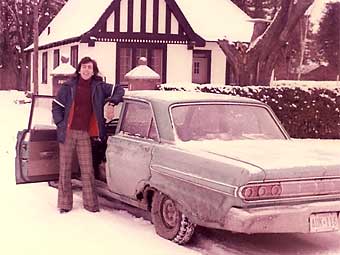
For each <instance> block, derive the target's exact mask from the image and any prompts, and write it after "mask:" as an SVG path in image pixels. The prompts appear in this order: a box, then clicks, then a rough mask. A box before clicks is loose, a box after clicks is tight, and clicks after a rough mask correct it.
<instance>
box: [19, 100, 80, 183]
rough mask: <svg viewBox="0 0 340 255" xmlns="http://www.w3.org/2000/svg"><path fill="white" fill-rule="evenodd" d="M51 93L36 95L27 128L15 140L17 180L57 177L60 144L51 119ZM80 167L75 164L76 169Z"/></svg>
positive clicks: (32, 180)
mask: <svg viewBox="0 0 340 255" xmlns="http://www.w3.org/2000/svg"><path fill="white" fill-rule="evenodd" d="M52 101H53V97H52V96H39V95H38V96H34V97H33V100H32V106H31V112H30V118H29V123H28V127H27V129H25V130H22V131H19V132H18V135H17V143H16V158H15V177H16V183H17V184H21V183H31V182H43V181H53V180H58V176H59V144H58V142H57V132H56V126H55V125H54V123H53V119H52V112H51V110H52ZM77 171H78V167H77V166H75V167H74V172H77Z"/></svg>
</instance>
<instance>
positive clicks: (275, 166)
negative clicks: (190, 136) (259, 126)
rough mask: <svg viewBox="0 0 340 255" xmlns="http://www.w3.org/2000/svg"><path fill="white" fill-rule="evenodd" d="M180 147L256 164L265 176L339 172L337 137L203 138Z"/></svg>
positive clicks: (288, 177)
mask: <svg viewBox="0 0 340 255" xmlns="http://www.w3.org/2000/svg"><path fill="white" fill-rule="evenodd" d="M180 147H185V148H186V149H189V150H199V151H205V152H208V153H211V154H215V155H220V156H223V157H228V158H233V159H236V160H239V161H242V162H245V163H248V164H251V165H254V166H257V167H259V168H261V169H262V170H263V171H264V173H265V180H274V179H294V178H308V177H320V176H340V141H335V140H316V139H315V140H314V139H306V140H304V139H291V140H237V141H221V140H205V141H191V142H183V143H181V144H180Z"/></svg>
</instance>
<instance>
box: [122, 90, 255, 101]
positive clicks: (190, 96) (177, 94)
mask: <svg viewBox="0 0 340 255" xmlns="http://www.w3.org/2000/svg"><path fill="white" fill-rule="evenodd" d="M124 98H126V99H128V98H135V99H142V100H147V101H150V102H152V103H166V104H168V105H170V104H175V103H191V102H207V101H224V102H241V103H257V104H258V103H260V104H262V102H260V101H258V100H255V99H250V98H246V97H240V96H231V95H225V94H216V93H205V92H194V91H173V90H171V91H164V90H133V91H127V92H126V94H125V96H124Z"/></svg>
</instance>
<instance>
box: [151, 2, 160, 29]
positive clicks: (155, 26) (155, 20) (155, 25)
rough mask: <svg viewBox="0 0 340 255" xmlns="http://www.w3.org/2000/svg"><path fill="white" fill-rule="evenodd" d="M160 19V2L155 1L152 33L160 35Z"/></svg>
mask: <svg viewBox="0 0 340 255" xmlns="http://www.w3.org/2000/svg"><path fill="white" fill-rule="evenodd" d="M158 18H159V0H153V24H152V32H153V33H154V34H157V33H158Z"/></svg>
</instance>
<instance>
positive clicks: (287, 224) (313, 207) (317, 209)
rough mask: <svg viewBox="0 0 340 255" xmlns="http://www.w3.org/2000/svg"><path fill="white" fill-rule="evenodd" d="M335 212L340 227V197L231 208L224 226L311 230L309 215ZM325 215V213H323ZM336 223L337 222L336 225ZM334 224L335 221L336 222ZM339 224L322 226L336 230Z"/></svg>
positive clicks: (250, 230)
mask: <svg viewBox="0 0 340 255" xmlns="http://www.w3.org/2000/svg"><path fill="white" fill-rule="evenodd" d="M330 212H331V213H333V216H336V217H333V220H334V218H335V219H336V220H335V221H337V222H336V224H337V225H338V227H340V218H339V217H340V216H339V212H340V201H327V202H314V203H308V204H301V205H289V206H271V207H258V208H251V209H244V208H234V207H233V208H231V209H230V210H229V212H228V214H227V217H226V220H225V224H224V228H225V229H227V230H230V231H235V232H242V233H249V234H250V233H310V232H314V231H311V226H310V216H311V215H316V214H319V213H330ZM323 215H325V214H323ZM336 224H335V225H336ZM332 225H334V222H333V224H332ZM336 230H337V229H336V228H333V229H328V230H322V229H320V232H323V231H336Z"/></svg>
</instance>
